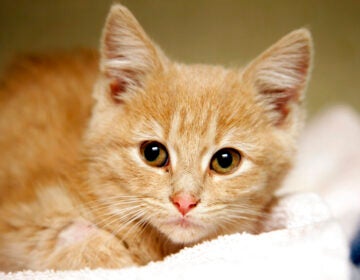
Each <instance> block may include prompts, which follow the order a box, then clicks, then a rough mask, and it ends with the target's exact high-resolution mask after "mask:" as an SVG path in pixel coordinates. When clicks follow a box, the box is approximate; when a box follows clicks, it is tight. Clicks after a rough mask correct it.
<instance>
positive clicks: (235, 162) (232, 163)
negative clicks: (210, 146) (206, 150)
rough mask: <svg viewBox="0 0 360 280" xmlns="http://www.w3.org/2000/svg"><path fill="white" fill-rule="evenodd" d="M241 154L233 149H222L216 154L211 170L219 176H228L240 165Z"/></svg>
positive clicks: (212, 160) (211, 163)
mask: <svg viewBox="0 0 360 280" xmlns="http://www.w3.org/2000/svg"><path fill="white" fill-rule="evenodd" d="M240 161H241V155H240V153H239V152H238V151H237V150H235V149H232V148H225V149H221V150H219V151H217V152H216V154H215V155H214V156H213V157H212V159H211V162H210V169H211V170H214V171H215V172H216V173H219V174H228V173H231V172H232V171H234V170H235V169H236V168H237V167H238V166H239V164H240Z"/></svg>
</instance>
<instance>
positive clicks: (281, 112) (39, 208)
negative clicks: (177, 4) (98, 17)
mask: <svg viewBox="0 0 360 280" xmlns="http://www.w3.org/2000/svg"><path fill="white" fill-rule="evenodd" d="M311 53H312V41H311V37H310V34H309V31H307V30H306V29H300V30H296V31H294V32H292V33H290V34H289V35H287V36H285V37H284V38H282V39H281V40H280V41H278V42H277V43H276V44H275V45H273V46H272V47H271V48H269V49H268V50H267V51H265V52H264V53H263V54H261V55H260V56H259V57H258V58H256V59H255V60H254V61H252V62H251V63H250V64H249V65H247V66H246V67H245V68H244V69H243V70H239V69H225V68H223V67H220V66H207V65H184V64H180V63H175V62H172V61H171V60H169V59H168V58H167V57H166V56H165V54H164V53H163V52H162V50H161V49H160V48H159V47H158V46H156V45H155V44H154V43H153V42H152V41H151V39H150V38H149V37H148V36H147V35H146V33H145V32H144V30H143V29H142V28H141V26H140V25H139V23H138V22H137V21H136V19H135V18H134V17H133V15H132V14H131V13H130V12H129V11H128V10H127V9H126V8H125V7H123V6H121V5H118V4H117V5H114V6H113V7H112V8H111V11H110V13H109V16H108V18H107V21H106V24H105V28H104V31H103V36H102V40H101V50H100V57H99V58H98V57H97V55H96V54H95V53H92V52H89V51H83V52H78V53H63V54H58V53H57V54H52V55H45V56H32V57H28V58H24V59H22V60H19V61H17V62H15V64H13V65H12V67H11V68H10V69H9V70H8V72H7V73H6V74H5V76H4V78H3V82H2V84H1V88H0V114H1V117H0V135H1V138H0V150H1V158H0V193H1V196H0V268H1V270H5V271H12V270H20V269H34V270H42V269H50V268H51V269H78V268H82V267H91V268H95V267H108V268H116V267H125V266H131V265H144V264H146V263H148V262H149V261H155V260H161V259H162V258H164V257H165V256H166V255H168V254H171V253H174V252H177V251H178V250H180V249H181V248H183V247H184V246H191V245H193V244H195V243H198V242H201V241H204V240H208V239H211V238H214V237H216V236H218V235H221V234H231V233H235V232H244V231H246V232H250V233H256V232H258V230H259V228H258V225H259V220H260V219H261V217H262V215H263V213H264V209H265V208H266V206H267V204H268V203H269V202H270V201H271V199H272V198H273V193H274V191H275V190H276V189H277V188H278V187H279V186H281V182H282V180H283V178H284V176H285V175H286V174H287V172H288V170H289V168H290V167H291V162H292V159H293V157H294V153H295V150H296V145H295V142H296V138H297V135H298V133H299V131H300V128H301V126H302V122H303V117H304V116H303V115H304V112H303V106H302V103H303V100H304V90H305V87H306V84H307V80H308V76H309V71H310V65H311V56H312V54H311ZM98 63H99V65H100V68H99V69H98V68H97V65H98ZM95 80H96V82H95ZM94 82H95V86H94V88H93V90H92V87H93V83H94ZM91 91H93V95H92V96H93V97H94V99H95V102H93V99H92V96H91V94H90V93H91Z"/></svg>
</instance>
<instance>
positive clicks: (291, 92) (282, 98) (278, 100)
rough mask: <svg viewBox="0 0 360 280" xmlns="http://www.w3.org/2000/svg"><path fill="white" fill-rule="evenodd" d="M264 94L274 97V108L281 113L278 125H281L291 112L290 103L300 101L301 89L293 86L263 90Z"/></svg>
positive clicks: (272, 100)
mask: <svg viewBox="0 0 360 280" xmlns="http://www.w3.org/2000/svg"><path fill="white" fill-rule="evenodd" d="M262 94H264V95H271V97H272V98H271V104H272V105H274V110H275V111H276V112H278V113H279V115H280V118H279V119H278V120H277V122H276V125H281V124H282V122H283V121H284V120H285V119H286V117H287V115H288V114H289V113H290V108H289V103H291V102H294V101H295V102H298V101H299V91H298V90H297V89H292V88H284V89H273V90H265V91H262Z"/></svg>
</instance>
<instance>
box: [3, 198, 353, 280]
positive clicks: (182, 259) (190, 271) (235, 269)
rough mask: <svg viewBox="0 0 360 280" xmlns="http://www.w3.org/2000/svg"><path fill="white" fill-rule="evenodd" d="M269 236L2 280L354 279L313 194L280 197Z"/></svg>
mask: <svg viewBox="0 0 360 280" xmlns="http://www.w3.org/2000/svg"><path fill="white" fill-rule="evenodd" d="M264 230H266V232H264V233H262V234H259V235H251V234H246V233H238V234H233V235H227V236H220V237H218V238H217V239H215V240H212V241H208V242H204V243H202V244H199V245H197V246H194V247H192V248H186V249H183V250H182V251H180V252H179V253H177V254H174V255H171V256H169V257H167V258H166V259H165V260H163V261H160V262H153V263H150V264H148V265H146V266H143V267H130V268H125V269H119V270H106V269H96V270H88V269H83V270H78V271H62V272H54V271H44V272H33V271H24V272H17V273H10V274H4V273H3V274H1V273H0V279H4V280H14V279H17V280H20V279H38V280H50V279H54V280H55V279H61V280H70V279H71V280H72V279H77V280H81V279H84V280H85V279H86V280H91V279H169V278H171V279H206V278H211V279H215V278H220V277H222V278H226V279H252V280H253V279H255V280H256V279H269V276H270V278H271V279H277V280H281V279H286V280H288V279H292V280H297V279H299V280H300V279H301V280H303V279H306V280H311V279H316V280H343V279H344V280H345V279H349V278H350V268H349V262H348V254H349V252H348V246H347V243H346V239H345V236H344V234H343V232H342V229H341V227H340V226H339V224H338V223H337V222H336V221H335V220H334V219H333V218H332V216H331V214H330V211H329V209H328V207H327V206H326V204H325V203H324V202H323V201H322V199H321V198H320V197H319V196H317V195H315V194H311V193H310V194H295V195H285V196H283V197H280V198H279V199H278V201H277V202H276V203H274V205H273V207H271V209H270V212H269V216H268V218H267V220H266V221H264ZM220 279H221V278H220Z"/></svg>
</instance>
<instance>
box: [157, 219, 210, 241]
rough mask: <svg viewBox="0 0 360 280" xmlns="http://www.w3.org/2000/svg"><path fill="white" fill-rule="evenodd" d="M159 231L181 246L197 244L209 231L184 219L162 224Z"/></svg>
mask: <svg viewBox="0 0 360 280" xmlns="http://www.w3.org/2000/svg"><path fill="white" fill-rule="evenodd" d="M160 231H161V232H162V233H163V234H165V235H166V236H167V237H168V238H169V239H170V240H171V241H172V242H174V243H181V244H193V243H197V242H199V241H201V240H202V239H204V238H206V237H207V236H208V234H209V230H208V229H207V228H206V227H205V226H203V225H200V224H197V223H194V222H191V221H188V220H186V219H177V220H175V221H171V222H168V223H166V224H163V225H162V226H161V227H160Z"/></svg>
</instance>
